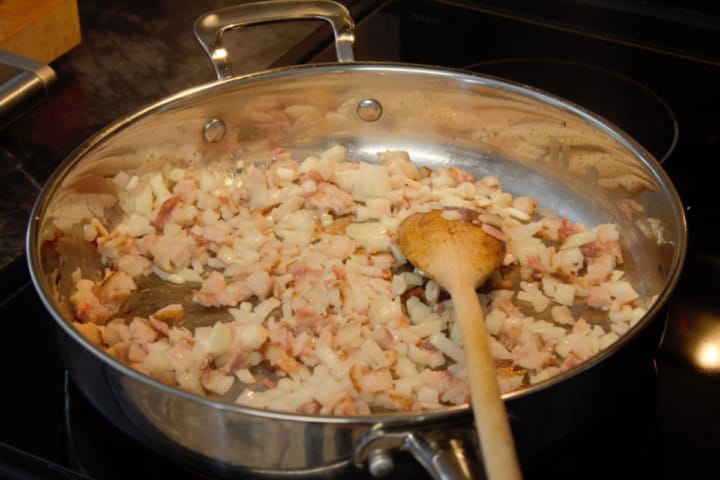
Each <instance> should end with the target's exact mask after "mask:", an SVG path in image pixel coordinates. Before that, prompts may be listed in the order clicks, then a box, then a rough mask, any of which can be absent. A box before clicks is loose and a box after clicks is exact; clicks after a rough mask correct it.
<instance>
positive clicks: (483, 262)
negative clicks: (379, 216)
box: [397, 208, 522, 480]
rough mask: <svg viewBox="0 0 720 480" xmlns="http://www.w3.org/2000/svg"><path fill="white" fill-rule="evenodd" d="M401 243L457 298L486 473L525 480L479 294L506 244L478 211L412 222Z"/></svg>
mask: <svg viewBox="0 0 720 480" xmlns="http://www.w3.org/2000/svg"><path fill="white" fill-rule="evenodd" d="M397 242H398V245H399V247H400V250H401V251H402V252H403V254H404V255H405V256H406V257H407V259H408V260H409V261H410V262H411V263H412V264H413V265H414V266H415V267H416V268H419V269H420V270H422V271H423V272H424V273H425V274H426V275H428V276H429V277H430V278H432V279H433V280H434V281H435V282H436V283H437V284H438V285H440V286H441V287H443V288H444V289H445V290H446V291H447V292H448V293H449V294H450V296H451V297H452V302H453V306H454V309H455V317H456V318H457V321H458V322H460V329H461V332H462V337H463V346H464V349H465V363H466V368H467V375H468V382H469V387H470V396H471V399H472V407H473V414H474V416H475V428H476V430H477V434H478V437H479V440H480V450H481V452H482V458H483V463H484V467H485V473H486V474H487V476H488V478H489V479H490V480H500V479H520V478H522V474H521V470H520V466H519V464H518V459H517V454H516V452H515V443H514V441H513V437H512V432H511V430H510V424H509V422H508V418H507V412H506V410H505V404H504V403H503V401H502V398H501V396H500V389H499V388H498V384H497V378H496V373H495V362H494V361H493V358H492V356H491V354H490V348H489V345H488V339H487V332H486V330H485V319H484V317H483V312H482V309H481V307H480V302H479V301H478V297H477V293H476V292H475V289H476V288H478V287H479V286H480V285H482V284H483V283H484V282H485V280H487V278H488V276H490V274H491V273H492V272H493V271H495V269H497V268H498V267H499V266H500V263H501V262H502V260H503V258H504V256H505V244H504V243H503V242H501V241H500V240H498V239H496V238H494V237H492V236H490V235H488V234H487V233H485V232H484V231H483V230H482V228H481V222H480V221H479V220H478V214H477V212H475V211H473V210H468V209H462V208H452V209H444V210H431V211H429V212H427V213H416V214H414V215H411V216H409V217H407V218H406V219H405V220H403V222H402V223H401V224H400V226H399V228H398V232H397Z"/></svg>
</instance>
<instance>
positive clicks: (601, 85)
mask: <svg viewBox="0 0 720 480" xmlns="http://www.w3.org/2000/svg"><path fill="white" fill-rule="evenodd" d="M465 69H466V70H472V71H474V72H477V73H484V74H488V75H493V76H497V77H502V78H505V79H507V80H512V81H515V82H520V83H523V84H526V85H529V86H531V87H535V88H539V89H541V90H545V91H547V92H549V93H552V94H555V95H558V96H560V97H563V98H565V99H567V100H570V101H571V102H574V103H576V104H578V105H580V106H582V107H584V108H586V109H588V110H590V111H591V112H593V113H596V114H598V115H600V116H602V117H604V118H605V119H606V120H608V121H610V122H612V123H614V124H615V125H616V126H617V127H619V128H620V129H622V130H623V131H624V132H626V133H627V134H628V135H630V136H631V137H632V138H633V139H635V140H636V141H637V142H638V143H640V144H641V145H642V146H643V147H645V149H647V150H648V151H649V152H650V153H651V154H652V155H653V156H654V157H655V158H656V159H657V160H658V161H659V162H661V163H662V162H664V161H665V159H667V158H668V157H669V156H670V154H671V153H672V151H673V150H674V148H675V144H676V143H677V139H678V124H677V121H676V119H675V115H674V113H673V112H672V110H671V109H670V107H669V106H668V105H667V103H666V102H665V101H664V100H663V99H662V98H661V97H660V96H658V95H657V94H656V93H655V92H653V91H652V90H650V89H649V88H648V87H646V86H645V85H643V84H642V83H640V82H637V81H635V80H633V79H630V78H628V77H625V76H623V75H621V74H619V73H616V72H613V71H610V70H607V69H605V68H601V67H597V66H594V65H587V64H584V63H577V62H571V61H567V60H560V59H553V58H509V59H501V60H490V61H486V62H481V63H475V64H472V65H468V66H466V67H465Z"/></svg>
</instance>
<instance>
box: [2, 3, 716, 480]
mask: <svg viewBox="0 0 720 480" xmlns="http://www.w3.org/2000/svg"><path fill="white" fill-rule="evenodd" d="M190 3H192V8H190V7H188V8H187V9H182V8H176V4H177V2H170V1H159V2H154V4H153V5H151V6H148V5H149V4H148V2H144V1H140V0H137V1H129V2H124V3H123V4H122V5H116V4H115V3H113V2H110V1H95V2H91V1H85V2H83V1H81V2H80V7H81V18H82V19H83V20H82V21H83V22H84V30H85V40H84V42H83V44H82V45H81V46H80V47H78V48H77V49H76V50H74V51H73V52H71V53H70V54H68V55H66V56H65V57H63V58H61V59H59V60H58V61H57V62H56V63H55V64H53V67H54V68H55V69H56V70H57V72H58V74H59V75H58V78H59V82H58V83H59V84H58V86H57V88H56V90H55V91H54V92H53V93H52V95H51V98H50V99H49V101H48V103H47V104H46V105H44V106H42V107H40V108H38V109H37V110H35V111H33V112H31V113H30V114H28V115H27V116H26V117H24V118H22V119H21V120H19V121H17V122H16V123H15V124H13V125H12V126H11V127H10V128H8V129H7V130H6V131H4V132H0V158H2V159H3V162H2V164H1V165H0V166H1V167H2V171H0V178H2V180H1V181H2V182H3V183H2V184H1V186H2V188H0V204H2V205H4V207H3V208H4V209H5V210H3V220H2V222H0V227H1V228H0V230H1V233H0V247H2V248H0V250H1V251H2V253H3V263H2V275H3V278H2V282H0V292H1V293H2V297H1V298H0V321H2V322H4V323H5V332H4V335H3V338H4V339H5V344H4V345H3V347H2V348H0V360H2V364H3V365H4V367H3V371H4V376H5V388H4V389H3V392H4V393H5V395H3V400H2V403H1V405H2V407H3V408H2V409H0V447H2V448H0V477H3V478H5V477H7V478H73V477H72V475H77V476H78V478H83V477H84V478H98V479H100V478H102V479H105V478H128V477H130V476H131V475H133V474H135V473H136V470H135V468H136V467H137V465H140V464H143V465H146V466H145V467H143V468H144V469H145V470H144V471H145V472H146V473H147V474H149V475H153V474H166V475H167V476H169V475H175V476H178V477H181V478H202V475H200V474H198V472H187V471H185V470H183V469H182V468H181V467H179V466H177V465H175V464H174V463H173V462H171V461H169V460H168V459H165V458H162V457H160V456H158V455H155V454H154V453H151V452H148V451H146V450H145V449H144V448H142V447H141V446H139V445H137V444H136V443H134V441H133V440H132V439H129V438H126V437H125V436H124V434H122V433H121V432H119V431H117V430H116V429H114V428H113V427H112V426H110V425H109V424H108V423H107V422H106V421H105V420H104V419H103V418H102V416H101V415H100V414H99V413H98V412H97V411H95V410H94V409H93V407H91V406H90V405H88V404H87V402H86V401H85V400H84V398H83V397H82V395H80V394H79V393H78V392H77V391H76V390H75V388H74V386H73V384H72V381H71V380H68V379H66V376H65V373H64V369H63V367H62V365H61V364H60V363H59V359H58V355H57V352H56V346H55V342H54V332H53V322H52V320H51V319H50V317H49V316H48V315H47V314H46V313H45V311H44V310H43V307H42V305H41V304H40V302H39V299H38V297H37V294H36V293H35V292H34V290H33V288H32V287H31V286H30V285H28V283H27V282H28V276H27V271H26V268H25V265H24V259H23V258H22V248H23V247H22V239H21V237H22V236H23V234H24V229H25V225H26V222H27V215H28V214H29V210H30V207H31V205H32V202H33V201H34V198H35V197H36V196H37V194H38V192H39V189H40V188H41V186H42V183H43V182H44V180H45V179H46V178H47V177H48V176H49V175H50V173H51V172H52V170H53V169H54V168H55V166H56V165H57V164H58V163H59V162H60V160H61V159H62V158H63V157H64V156H65V155H67V154H68V153H69V152H70V150H71V149H72V148H73V147H74V146H75V145H77V144H79V143H80V142H81V141H82V140H83V139H84V138H85V137H87V136H89V135H90V134H92V133H93V132H94V131H96V130H97V129H99V128H101V127H102V126H104V124H106V123H108V122H110V121H111V120H112V119H114V118H117V117H119V116H120V115H122V114H124V113H128V112H129V111H132V110H133V109H135V108H138V107H140V106H141V105H143V104H145V103H149V102H152V101H154V100H157V99H159V98H161V97H162V96H165V95H167V94H169V93H172V92H173V91H176V90H179V89H181V88H185V87H186V86H191V85H192V84H198V83H202V82H205V81H210V80H211V79H212V72H211V71H210V68H209V66H208V64H207V61H206V60H205V59H204V58H203V54H202V52H201V51H200V49H199V47H198V46H196V45H195V44H194V39H192V38H191V37H192V35H191V33H190V28H191V24H192V21H193V20H194V18H195V17H196V16H197V15H199V14H200V13H203V12H204V11H209V10H212V9H213V8H217V7H218V6H221V5H222V4H223V3H225V4H229V3H232V2H219V1H213V0H205V1H202V2H188V4H190ZM344 3H346V4H347V5H350V6H351V7H352V11H353V13H354V14H355V18H356V19H357V20H358V26H357V31H356V37H357V40H356V59H358V60H372V61H375V60H378V61H402V62H409V63H421V64H430V65H440V66H446V67H452V68H459V69H467V70H471V71H475V72H479V73H483V74H490V75H495V76H500V77H503V78H507V79H510V80H513V81H518V82H521V83H526V84H528V85H531V86H534V87H537V88H541V89H545V90H548V91H550V92H552V93H556V94H558V95H560V96H563V97H566V98H568V99H569V100H571V101H574V102H576V103H578V104H580V105H582V106H584V107H586V108H588V109H590V110H592V111H595V112H597V113H599V114H600V115H603V116H605V117H606V118H607V119H608V120H609V121H611V122H613V123H615V124H616V125H618V126H619V127H620V128H622V129H624V130H626V131H627V132H628V133H630V134H631V135H632V136H633V137H635V138H636V139H637V140H638V141H639V142H640V143H641V144H642V145H644V146H645V147H646V148H647V149H648V150H649V151H650V152H651V153H652V154H653V155H654V156H655V157H656V158H657V159H658V160H660V161H662V168H664V169H665V170H666V171H667V172H668V174H669V175H670V177H671V179H672V180H673V182H674V184H675V186H676V187H677V189H678V192H679V194H680V197H681V199H682V201H683V204H684V206H685V211H686V214H687V219H688V231H689V250H688V258H687V263H686V266H685V269H684V272H683V275H682V278H681V279H680V282H679V284H678V286H677V288H676V290H675V292H674V293H673V295H672V296H671V298H670V301H669V302H668V305H667V308H666V312H665V314H664V315H663V317H662V318H659V319H657V320H656V322H661V323H662V322H667V323H666V329H665V332H664V337H663V339H662V343H661V345H660V348H659V349H658V351H657V354H656V355H655V356H654V358H648V360H647V365H645V366H644V367H645V368H644V370H643V371H644V372H645V374H643V375H642V377H641V378H638V381H637V382H631V383H630V384H628V386H627V409H625V410H623V411H621V412H614V414H613V416H612V418H604V419H602V420H601V421H599V422H598V423H597V424H596V425H593V426H592V427H591V428H589V429H583V430H581V431H578V432H576V433H574V434H573V435H572V436H570V437H569V438H566V439H564V441H562V442H560V444H559V445H557V447H556V448H555V449H553V450H552V451H548V452H546V453H544V454H543V455H542V456H541V457H540V458H537V459H534V461H533V462H532V464H531V466H530V467H528V471H527V472H526V475H527V478H546V477H547V476H548V475H550V476H553V477H555V478H601V477H606V476H608V475H613V477H614V478H627V477H630V476H631V475H630V473H631V472H632V473H633V475H635V476H637V475H638V474H640V476H641V477H642V478H683V479H687V478H720V464H718V463H717V461H716V459H717V458H718V456H719V455H720V442H717V441H716V439H717V438H718V434H720V409H719V408H717V405H720V377H718V376H717V373H718V372H720V304H719V300H718V297H719V296H718V295H717V289H716V287H715V285H719V284H720V282H719V281H720V278H719V277H720V246H719V244H718V242H717V241H716V240H715V236H714V235H713V234H714V228H715V225H716V224H717V222H718V220H719V217H720V213H718V212H719V211H720V210H719V209H717V208H716V207H715V204H716V202H715V201H714V194H715V191H716V186H715V184H716V181H717V180H716V179H717V178H719V177H718V174H719V173H720V168H719V167H718V159H719V158H720V120H719V119H718V113H717V112H720V96H718V95H717V92H716V89H717V86H718V85H720V50H719V49H720V41H719V40H720V17H718V12H717V11H712V10H708V9H705V10H702V7H701V6H700V5H701V4H700V3H697V4H696V3H692V2H690V3H688V2H673V1H670V0H667V1H656V2H653V1H642V2H640V1H637V2H635V1H621V0H618V1H614V2H600V1H594V0H574V1H573V0H557V1H550V2H531V1H527V2H526V1H517V2H494V1H419V0H396V1H385V2H378V1H363V0H358V1H350V2H344ZM708 8H712V7H708ZM309 31H311V32H313V33H311V34H309V35H306V39H305V40H304V41H303V42H301V43H299V44H298V46H297V47H296V48H292V49H290V50H289V51H284V52H283V54H282V56H281V57H280V59H279V60H277V61H276V62H275V64H276V65H287V64H292V63H299V62H307V61H332V60H333V49H332V46H331V45H330V43H329V32H328V31H326V30H325V29H324V27H321V28H319V29H318V30H317V31H315V30H314V29H312V30H309ZM303 38H305V37H303ZM153 46H154V48H156V50H159V51H162V52H163V53H165V54H167V56H168V57H169V58H170V59H171V60H172V62H170V63H168V62H166V61H162V62H155V63H153V61H151V60H149V59H150V58H152V56H151V55H150V54H149V53H148V51H146V50H143V49H144V48H148V47H153ZM173 46H175V48H174V49H173ZM189 52H191V53H189ZM104 54H105V55H107V57H103V55H104ZM113 55H115V56H113ZM133 55H135V56H133ZM183 55H187V56H185V57H183V58H181V57H182V56H183ZM108 59H111V60H108ZM121 61H124V62H127V63H125V64H121V63H118V62H121ZM18 245H20V247H18ZM619 381H620V380H619ZM540 414H541V413H540ZM30 456H33V457H34V458H35V460H39V461H33V460H32V459H30V458H29V457H30ZM128 459H132V461H128ZM403 468H404V470H403ZM31 475H34V476H31ZM418 475H422V474H421V472H419V471H417V470H416V468H415V467H414V466H413V465H412V462H408V466H406V467H402V468H401V469H400V473H397V472H396V475H394V476H393V478H402V476H412V477H413V478H416V477H417V476H418ZM365 477H367V473H365V472H358V478H365Z"/></svg>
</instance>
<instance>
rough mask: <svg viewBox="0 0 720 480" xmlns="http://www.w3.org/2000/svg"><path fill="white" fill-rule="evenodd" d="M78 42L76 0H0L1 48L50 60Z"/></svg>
mask: <svg viewBox="0 0 720 480" xmlns="http://www.w3.org/2000/svg"><path fill="white" fill-rule="evenodd" d="M79 43H80V19H79V16H78V8H77V0H0V50H7V51H10V52H13V53H16V54H18V55H23V56H26V57H29V58H32V59H33V60H37V61H39V62H42V63H50V62H52V61H53V60H55V59H56V58H58V57H59V56H61V55H62V54H64V53H65V52H67V51H68V50H70V49H71V48H72V47H74V46H76V45H77V44H79Z"/></svg>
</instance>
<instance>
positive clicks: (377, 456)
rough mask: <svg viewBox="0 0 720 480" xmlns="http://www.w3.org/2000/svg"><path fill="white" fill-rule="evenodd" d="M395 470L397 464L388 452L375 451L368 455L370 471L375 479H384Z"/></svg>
mask: <svg viewBox="0 0 720 480" xmlns="http://www.w3.org/2000/svg"><path fill="white" fill-rule="evenodd" d="M394 469H395V462H393V459H392V457H391V456H390V454H389V453H388V452H387V451H386V450H382V449H378V450H373V451H372V452H370V455H368V471H369V472H370V475H372V476H373V477H375V478H383V477H386V476H388V475H389V474H390V472H392V471H393V470H394Z"/></svg>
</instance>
